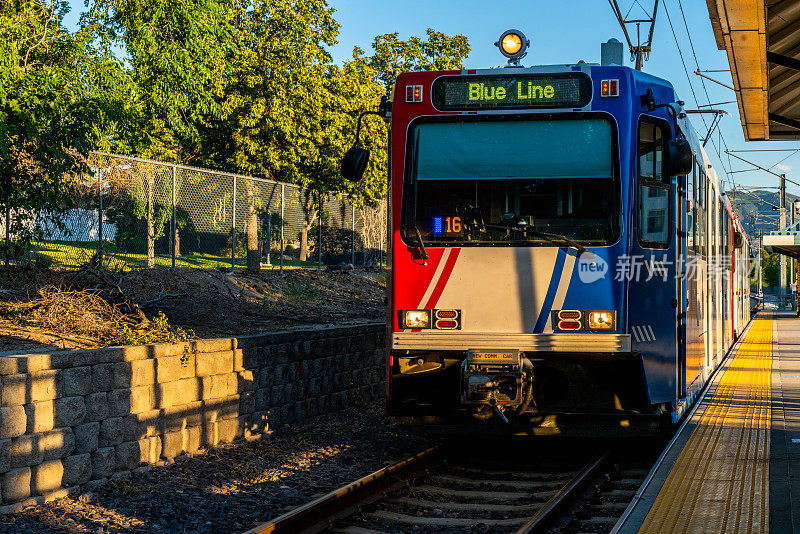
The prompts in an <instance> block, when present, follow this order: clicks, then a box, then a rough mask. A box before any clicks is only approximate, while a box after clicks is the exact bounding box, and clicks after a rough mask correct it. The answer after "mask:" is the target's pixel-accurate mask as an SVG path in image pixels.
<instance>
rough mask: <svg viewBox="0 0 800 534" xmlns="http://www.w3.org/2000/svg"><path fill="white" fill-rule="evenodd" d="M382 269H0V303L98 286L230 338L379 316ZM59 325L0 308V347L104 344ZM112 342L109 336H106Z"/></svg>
mask: <svg viewBox="0 0 800 534" xmlns="http://www.w3.org/2000/svg"><path fill="white" fill-rule="evenodd" d="M385 280H386V274H385V271H376V270H372V271H369V270H363V269H355V270H329V271H326V270H323V271H322V272H318V271H317V270H316V269H285V270H284V274H283V276H281V274H280V272H279V271H278V270H268V271H261V272H259V273H248V272H246V271H244V270H242V271H236V272H235V273H234V274H228V273H226V272H222V271H219V270H215V269H176V270H172V269H169V268H155V269H149V270H137V271H128V272H117V273H115V272H109V271H96V270H91V269H89V270H83V271H78V272H63V271H62V272H57V271H42V270H32V269H14V268H11V269H0V304H2V303H10V302H17V303H19V302H28V301H30V300H35V299H36V298H37V297H39V296H40V295H39V291H40V290H41V289H42V288H46V287H53V286H54V287H59V288H64V289H70V290H97V291H100V292H101V293H100V294H102V295H104V296H106V295H108V296H107V297H105V298H107V299H108V300H109V301H110V302H112V303H114V304H117V303H118V301H120V300H125V301H128V302H132V303H134V304H135V305H137V306H138V307H139V308H140V309H141V311H142V312H144V315H146V316H147V318H150V319H152V318H154V317H156V316H157V315H158V313H159V312H163V313H164V315H166V316H167V318H168V320H169V325H170V326H172V327H177V328H182V329H185V330H191V331H192V332H194V335H195V336H196V337H197V338H214V337H231V336H237V335H246V334H255V333H259V332H265V331H275V330H282V329H290V328H296V327H304V326H309V325H342V324H353V323H361V322H371V321H382V320H383V319H384V317H385V311H384V299H385V295H386V286H385V283H386V282H385ZM104 344H108V343H102V342H100V341H98V340H97V339H93V338H92V336H91V335H89V336H86V335H77V334H76V333H75V332H72V331H71V329H70V327H69V321H68V320H65V322H64V325H62V326H61V328H60V329H58V330H55V329H52V328H39V327H31V326H30V325H26V324H22V323H20V321H19V320H18V319H15V318H14V317H13V316H12V314H10V313H7V312H6V313H2V312H0V352H6V353H20V352H28V351H37V352H38V351H41V350H53V349H56V348H58V349H77V348H90V347H98V346H103V345H104ZM112 344H113V343H112Z"/></svg>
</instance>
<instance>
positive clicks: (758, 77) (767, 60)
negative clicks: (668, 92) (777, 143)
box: [706, 0, 800, 141]
mask: <svg viewBox="0 0 800 534" xmlns="http://www.w3.org/2000/svg"><path fill="white" fill-rule="evenodd" d="M706 4H707V5H708V13H709V16H710V17H711V25H712V27H713V28H714V37H715V38H716V41H717V46H718V47H719V49H720V50H725V51H726V52H727V53H728V62H729V64H730V67H731V76H732V78H733V85H734V89H735V90H736V99H737V101H738V103H739V115H740V116H741V118H742V128H743V130H744V137H745V139H746V140H748V141H760V140H793V139H800V0H706Z"/></svg>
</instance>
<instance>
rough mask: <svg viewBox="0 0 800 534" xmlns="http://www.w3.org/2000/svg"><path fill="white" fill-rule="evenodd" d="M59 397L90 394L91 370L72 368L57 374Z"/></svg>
mask: <svg viewBox="0 0 800 534" xmlns="http://www.w3.org/2000/svg"><path fill="white" fill-rule="evenodd" d="M58 384H59V397H73V396H84V395H88V394H90V393H91V392H92V368H91V367H89V366H88V365H87V366H84V367H72V368H68V369H62V370H61V371H59V372H58Z"/></svg>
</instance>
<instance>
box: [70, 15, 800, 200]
mask: <svg viewBox="0 0 800 534" xmlns="http://www.w3.org/2000/svg"><path fill="white" fill-rule="evenodd" d="M329 3H330V5H331V6H333V7H334V8H335V9H336V15H335V16H336V20H337V21H338V22H339V24H341V31H340V34H339V42H338V44H337V45H336V46H335V47H334V48H333V49H332V50H331V53H332V54H333V57H334V60H335V61H337V62H341V61H344V60H346V59H347V58H348V57H349V56H350V53H351V51H352V49H353V46H360V47H361V48H363V49H364V50H367V51H369V50H370V45H371V43H372V40H373V38H374V37H375V36H376V35H378V34H382V33H388V32H395V31H396V32H399V33H400V36H401V38H407V37H409V36H411V35H419V36H424V34H425V29H426V28H428V27H432V28H434V29H436V30H439V31H443V32H445V33H448V34H456V33H463V34H464V35H466V36H467V37H468V38H469V42H470V45H471V46H472V53H471V54H470V56H469V58H468V59H467V61H466V65H465V66H466V67H467V68H485V67H492V66H497V65H500V64H502V63H504V62H503V61H502V58H501V57H500V54H499V53H498V51H497V49H496V48H495V47H494V46H493V43H494V42H495V41H496V40H497V37H498V36H499V35H500V33H502V31H503V30H506V29H508V28H516V29H519V30H521V31H523V32H524V33H525V34H526V35H527V37H528V38H529V39H530V40H531V49H530V51H529V53H528V56H527V57H526V58H525V59H524V60H523V63H524V64H525V65H534V64H545V65H546V64H553V63H572V62H577V61H578V60H581V59H582V60H584V61H587V62H599V61H600V43H602V42H604V41H607V40H608V39H609V38H611V37H615V38H617V39H619V40H620V41H622V42H624V36H623V34H622V30H621V29H620V28H619V26H618V24H617V22H616V19H615V18H614V16H613V14H612V12H611V8H610V7H609V5H608V3H607V2H606V1H604V0H562V1H556V2H542V1H541V0H531V1H527V2H520V1H511V2H496V1H495V2H492V1H488V2H487V1H486V0H399V1H398V0H396V1H393V2H388V1H382V0H329ZM680 3H681V4H682V5H683V9H684V13H685V20H686V23H687V25H688V32H687V27H686V26H685V25H684V18H683V16H682V14H681V11H680V9H679V0H661V2H660V5H659V12H658V17H657V19H658V20H657V23H656V29H655V34H654V38H653V52H652V54H651V56H650V60H649V61H648V62H646V63H645V65H644V70H645V71H647V72H649V73H651V74H654V75H656V76H661V77H663V78H666V79H668V80H670V81H671V82H672V83H673V85H674V86H675V88H676V89H677V91H678V93H679V94H680V95H681V98H682V99H684V100H685V101H686V107H687V108H695V107H696V105H697V103H699V104H707V103H708V102H709V98H710V101H711V102H712V103H715V102H725V101H729V100H735V95H734V93H733V91H731V90H729V89H726V88H725V87H722V86H719V85H716V84H714V83H712V82H708V81H706V82H705V90H707V91H708V97H706V92H705V90H704V87H703V84H702V83H701V80H700V78H699V77H698V76H696V75H694V74H692V71H694V70H695V69H696V68H697V64H696V63H695V59H694V56H693V54H692V48H691V46H690V41H689V37H688V35H689V34H690V35H691V42H692V44H693V45H694V50H695V52H696V54H697V62H698V63H699V66H700V69H701V70H707V69H727V68H728V61H727V56H726V54H725V52H724V51H720V50H718V49H717V45H716V42H715V40H714V34H713V32H712V30H711V23H710V21H709V18H708V11H707V9H706V4H705V2H703V1H700V0H680ZM70 4H71V6H72V9H73V11H72V12H71V13H70V14H69V15H68V16H67V19H66V24H67V26H68V27H69V28H70V29H75V28H76V27H77V21H78V17H79V15H80V12H82V11H83V10H84V9H85V8H84V6H83V0H70ZM619 4H620V7H621V8H622V10H623V12H625V11H627V10H628V8H630V7H631V6H633V8H632V11H631V12H630V13H631V16H636V15H637V13H638V14H641V11H639V10H640V9H641V8H640V7H639V5H642V6H645V7H646V8H647V9H652V4H653V0H638V2H637V1H636V0H619ZM667 14H669V17H670V19H671V21H672V26H673V27H674V30H675V33H676V34H677V41H678V44H679V45H680V50H681V51H682V53H683V58H684V60H685V61H686V67H687V69H688V71H689V79H690V80H691V85H692V87H693V88H694V91H695V92H696V94H697V101H698V102H695V98H694V96H693V95H692V90H691V89H690V85H689V80H688V79H687V75H686V74H685V72H684V67H683V63H682V62H681V59H680V56H679V54H678V47H677V46H676V42H675V38H674V37H673V33H672V29H671V28H670V24H669V21H668V18H667ZM629 31H630V30H629ZM642 31H643V32H645V31H646V28H643V29H642ZM626 61H627V54H626ZM710 75H711V76H713V77H716V78H717V79H718V80H720V81H722V82H724V83H726V84H728V85H732V82H731V78H730V74H729V73H727V72H722V73H712V74H710ZM721 107H722V108H723V109H725V110H727V111H729V112H730V114H731V116H730V117H728V116H725V117H724V118H723V120H722V126H721V131H722V136H723V139H724V141H725V143H727V146H728V147H729V148H731V149H734V150H736V149H755V148H769V149H777V148H787V149H800V142H796V141H793V142H787V141H772V142H762V143H745V142H744V136H743V134H742V128H741V123H740V120H739V112H738V109H737V106H736V104H728V105H725V106H721ZM710 117H711V116H710V115H706V116H705V118H706V121H707V122H709V123H710ZM693 123H694V125H695V129H696V130H697V131H698V133H700V134H701V135H703V134H704V132H705V131H706V128H705V126H704V124H703V120H702V118H701V117H700V116H698V115H695V116H694V117H693ZM715 144H716V145H717V148H719V152H720V153H722V157H723V161H722V162H720V161H719V158H718V157H717V154H716V150H715V147H714V145H715ZM706 149H707V150H708V152H709V153H710V154H711V157H712V159H713V160H714V162H715V165H716V167H717V168H718V169H720V170H721V172H720V176H721V178H723V179H725V180H726V184H725V185H726V186H728V187H729V186H730V180H731V179H733V180H735V182H736V183H737V184H740V185H759V186H760V185H765V186H774V185H777V178H775V177H773V176H771V175H769V174H766V173H763V172H761V171H757V172H742V173H735V174H733V175H729V176H727V177H726V175H725V169H727V170H743V169H747V168H749V166H748V165H747V164H745V163H742V162H737V161H736V160H734V159H733V158H730V159H729V157H728V156H726V155H725V154H724V153H723V150H724V144H720V143H719V141H718V137H717V134H715V135H714V136H713V143H709V144H708V145H707V147H706ZM740 155H741V156H742V157H745V158H747V159H750V160H752V161H756V162H757V163H759V164H760V165H762V166H764V167H772V168H773V170H775V171H776V172H779V173H780V172H784V173H786V175H787V177H788V178H791V179H794V180H796V181H800V152H796V153H794V154H793V153H792V152H766V153H747V154H740ZM786 156H789V157H788V159H786V160H785V161H783V162H781V163H779V164H778V167H773V165H775V164H776V163H777V162H779V161H780V160H781V159H782V158H784V157H786ZM720 163H723V165H720ZM787 190H789V191H790V192H792V193H795V194H800V188H798V187H795V186H792V185H791V184H788V187H787Z"/></svg>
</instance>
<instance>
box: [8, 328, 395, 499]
mask: <svg viewBox="0 0 800 534" xmlns="http://www.w3.org/2000/svg"><path fill="white" fill-rule="evenodd" d="M384 341H385V327H384V326H383V325H379V324H370V325H360V326H348V327H335V328H324V329H308V330H296V331H288V332H276V333H270V334H266V335H258V336H247V337H240V338H233V339H212V340H201V341H192V342H187V343H178V344H162V345H143V346H129V347H112V348H104V349H92V350H79V351H64V352H53V353H50V354H28V355H19V356H2V357H0V502H2V504H3V506H2V507H0V512H11V511H14V510H17V509H19V508H22V507H24V506H27V505H29V504H35V503H37V502H43V501H46V500H50V499H54V498H58V497H62V496H64V495H66V494H67V493H71V492H78V491H84V490H85V489H86V488H89V487H92V486H93V485H97V484H102V483H104V482H106V481H108V480H110V479H115V478H121V477H126V476H129V475H130V473H131V472H132V471H135V470H137V469H146V468H147V466H152V465H161V464H163V462H164V461H169V460H172V459H173V458H175V457H177V456H179V455H181V454H184V453H191V452H195V451H197V450H198V449H200V448H201V447H206V446H213V445H216V444H218V443H222V442H231V441H234V440H235V439H238V438H245V439H258V438H260V437H262V436H265V435H266V434H268V432H269V431H270V429H272V428H275V427H277V426H279V425H284V424H291V423H296V422H301V421H304V420H306V419H308V418H311V417H314V416H317V415H323V414H330V413H336V412H338V411H341V410H343V409H345V408H348V407H351V406H353V405H354V404H355V403H356V402H357V401H358V400H359V399H361V400H371V399H377V398H380V397H381V395H382V394H383V388H384V374H385V372H384V344H385V343H384Z"/></svg>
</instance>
